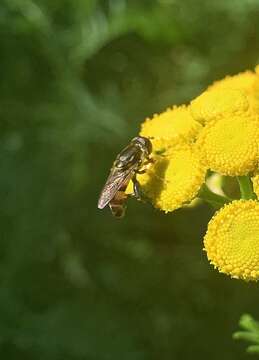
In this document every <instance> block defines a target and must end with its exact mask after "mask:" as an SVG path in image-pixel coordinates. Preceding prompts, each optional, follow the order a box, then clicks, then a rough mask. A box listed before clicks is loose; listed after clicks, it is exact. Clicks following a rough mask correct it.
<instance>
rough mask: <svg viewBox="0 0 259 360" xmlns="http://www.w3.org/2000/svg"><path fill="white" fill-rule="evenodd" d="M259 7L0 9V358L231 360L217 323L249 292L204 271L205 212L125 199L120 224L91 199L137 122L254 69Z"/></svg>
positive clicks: (42, 5)
mask: <svg viewBox="0 0 259 360" xmlns="http://www.w3.org/2000/svg"><path fill="white" fill-rule="evenodd" d="M258 12H259V2H258V1H251V0H245V1H244V0H235V1H234V2H231V4H230V2H227V1H225V0H220V1H218V0H217V1H208V2H204V1H202V0H198V1H193V0H186V1H182V0H177V1H170V0H168V1H162V0H160V1H155V0H148V1H147V0H145V1H139V0H130V1H126V0H116V1H115V0H113V1H112V0H110V1H105V0H102V1H101V0H100V1H97V0H77V1H75V0H55V1H53V0H2V1H1V2H0V35H1V56H0V69H1V82H0V119H1V123H0V129H1V131H0V174H1V176H0V198H1V202H0V214H1V217H0V229H1V237H0V246H1V251H0V269H1V271H0V279H1V286H0V358H1V359H8V360H16V359H19V360H23V359H26V360H28V359H29V360H30V359H33V360H34V359H38V360H41V359H44V360H52V359H53V360H58V359H66V360H82V359H84V360H85V359H87V360H88V359H98V360H100V359H101V360H102V359H104V360H106V359H123V360H124V359H125V360H127V359H129V360H132V359H134V360H138V359H139V360H145V359H152V358H154V359H155V358H156V359H158V358H159V359H172V358H184V359H190V358H193V354H199V357H200V358H201V359H202V358H204V359H206V358H208V357H209V358H210V359H211V360H214V359H218V358H220V359H221V360H225V359H226V360H229V359H231V358H235V359H236V360H238V359H241V358H242V359H243V357H241V356H242V354H241V355H240V353H239V351H238V349H237V348H236V347H235V345H233V344H232V343H231V342H229V333H230V327H231V324H233V325H234V323H235V319H236V317H237V316H238V314H240V313H241V312H242V309H243V307H248V306H249V308H250V309H251V311H256V304H251V303H250V301H251V298H257V296H258V295H259V291H258V289H257V288H256V287H251V288H248V286H247V284H243V283H238V282H234V281H230V280H228V279H225V278H224V277H221V276H220V275H218V274H217V273H216V272H213V271H210V270H209V269H208V264H207V260H206V259H205V257H203V256H202V252H201V249H202V244H201V241H200V239H201V237H202V234H203V233H204V231H205V226H206V223H207V219H209V218H210V217H211V213H210V210H209V209H208V208H207V207H200V208H198V209H196V210H195V211H190V210H181V211H178V212H176V213H175V214H174V215H168V216H165V215H164V214H163V215H162V214H160V213H159V212H156V211H154V210H152V209H151V208H149V207H148V206H147V205H144V204H139V203H137V202H133V201H130V200H129V202H128V207H129V208H128V211H127V215H126V218H125V220H123V221H121V222H118V221H116V220H114V219H112V218H111V216H110V214H109V211H108V210H107V211H105V210H104V211H102V212H101V211H98V209H97V208H96V203H97V198H98V194H99V191H100V189H101V186H102V185H103V182H104V180H105V177H106V175H107V172H108V171H109V167H110V166H111V164H112V161H113V160H114V157H115V156H116V154H117V152H118V150H120V149H121V148H122V147H123V146H124V145H125V143H127V142H128V141H129V139H130V138H131V137H133V136H134V135H135V134H136V133H137V132H138V129H139V123H140V121H142V120H143V118H144V117H146V116H149V115H152V113H154V112H158V111H160V110H162V109H164V108H165V107H167V106H170V105H172V104H177V103H182V102H187V101H189V100H190V99H191V98H192V97H194V96H195V95H196V94H198V93H199V91H200V90H201V89H202V88H204V87H205V86H206V85H207V84H208V83H210V82H211V81H212V80H213V79H216V78H219V77H222V76H224V75H225V74H227V73H236V72H238V71H241V70H243V69H246V68H249V67H253V66H254V64H255V63H256V62H257V60H258V49H257V48H256V44H257V43H258V40H259V28H258V26H257V22H258ZM229 29H231V31H229ZM200 229H203V231H202V232H201V230H200ZM247 289H249V291H248V290H247ZM236 299H238V300H236ZM230 306H231V312H230V311H229V312H226V309H227V308H229V307H230ZM226 321H227V323H228V324H229V328H227V327H224V326H223V323H224V322H226ZM211 324H213V326H211ZM205 329H206V331H205ZM186 343H188V346H186ZM215 344H220V346H218V347H217V348H216V350H215ZM211 349H214V350H213V352H212V350H211Z"/></svg>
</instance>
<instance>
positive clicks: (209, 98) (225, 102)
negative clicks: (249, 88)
mask: <svg viewBox="0 0 259 360" xmlns="http://www.w3.org/2000/svg"><path fill="white" fill-rule="evenodd" d="M248 108H249V103H248V99H247V96H246V95H245V94H244V93H243V92H242V91H239V90H235V89H224V88H223V89H221V88H220V89H218V88H216V89H212V90H207V91H205V92H204V93H202V94H201V95H200V96H198V97H197V98H196V99H194V100H193V101H192V102H191V104H190V111H191V114H192V116H193V118H194V119H195V120H196V121H199V122H200V123H202V124H204V123H207V122H209V121H211V120H213V119H215V118H218V117H222V116H225V115H226V114H231V115H237V116H238V115H243V114H244V113H245V112H246V111H247V110H248Z"/></svg>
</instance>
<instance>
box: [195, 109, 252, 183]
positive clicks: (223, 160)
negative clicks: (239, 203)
mask: <svg viewBox="0 0 259 360" xmlns="http://www.w3.org/2000/svg"><path fill="white" fill-rule="evenodd" d="M258 144H259V122H258V120H257V121H255V117H254V116H253V117H251V116H233V115H230V116H226V117H224V118H221V119H219V120H215V121H212V122H210V123H209V124H208V125H206V126H205V127H204V129H203V130H202V132H201V133H200V136H199V138H198V141H197V143H196V145H197V146H198V148H199V150H200V152H201V154H202V157H203V160H204V163H205V165H206V166H207V167H208V168H209V169H211V170H213V171H216V172H218V173H220V174H222V175H231V176H237V175H246V174H247V173H248V172H250V171H253V170H254V169H255V167H256V164H257V161H258V156H259V151H258V150H259V146H258Z"/></svg>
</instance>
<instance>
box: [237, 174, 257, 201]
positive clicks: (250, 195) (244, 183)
mask: <svg viewBox="0 0 259 360" xmlns="http://www.w3.org/2000/svg"><path fill="white" fill-rule="evenodd" d="M237 181H238V184H239V188H240V194H241V199H244V200H249V199H256V195H255V193H254V190H253V184H252V181H251V179H250V177H249V176H237Z"/></svg>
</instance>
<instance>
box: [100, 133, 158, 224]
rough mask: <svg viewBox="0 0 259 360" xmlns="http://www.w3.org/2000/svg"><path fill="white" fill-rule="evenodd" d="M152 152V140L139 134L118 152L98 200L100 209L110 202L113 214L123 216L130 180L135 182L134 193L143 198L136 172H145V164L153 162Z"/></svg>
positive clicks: (118, 216) (138, 197)
mask: <svg viewBox="0 0 259 360" xmlns="http://www.w3.org/2000/svg"><path fill="white" fill-rule="evenodd" d="M151 152H152V144H151V141H150V140H149V139H148V138H146V137H143V136H137V137H134V138H133V139H132V140H131V142H130V143H129V145H128V146H126V147H125V148H124V149H123V150H122V151H121V152H120V153H119V154H118V156H117V158H116V160H115V161H114V163H113V166H112V168H111V170H110V174H109V176H108V179H107V181H106V183H105V185H104V188H103V190H102V192H101V195H100V198H99V201H98V208H99V209H103V208H104V207H105V206H106V205H108V204H109V207H110V209H111V212H112V214H113V215H114V216H115V217H116V218H122V217H123V216H124V214H125V210H126V205H125V202H126V199H127V194H126V193H125V190H126V188H127V185H128V183H129V181H130V180H132V182H133V190H134V193H133V195H134V196H135V197H136V198H137V199H138V200H140V199H141V196H140V190H139V183H138V181H137V179H136V174H143V173H144V172H145V169H144V167H145V165H147V164H148V163H150V162H152V159H151V158H150V154H151Z"/></svg>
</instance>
